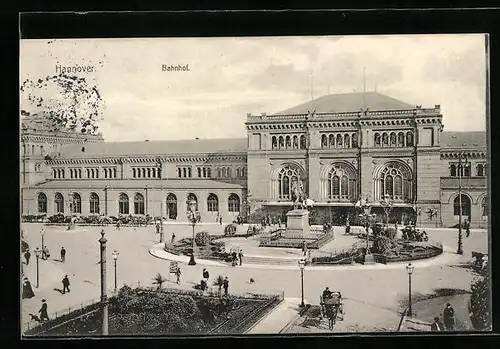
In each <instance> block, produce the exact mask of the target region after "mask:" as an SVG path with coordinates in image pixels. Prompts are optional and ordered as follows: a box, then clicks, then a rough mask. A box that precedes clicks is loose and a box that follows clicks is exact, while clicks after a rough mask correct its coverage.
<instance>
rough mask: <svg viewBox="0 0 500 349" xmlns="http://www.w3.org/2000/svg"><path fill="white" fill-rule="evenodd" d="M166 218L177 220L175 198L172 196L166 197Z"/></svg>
mask: <svg viewBox="0 0 500 349" xmlns="http://www.w3.org/2000/svg"><path fill="white" fill-rule="evenodd" d="M167 217H168V219H173V220H176V219H177V197H176V196H175V195H174V194H168V196H167Z"/></svg>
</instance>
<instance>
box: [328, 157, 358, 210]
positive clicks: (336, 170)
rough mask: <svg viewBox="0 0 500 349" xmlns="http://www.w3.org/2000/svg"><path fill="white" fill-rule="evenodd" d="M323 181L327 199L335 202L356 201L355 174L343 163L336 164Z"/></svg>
mask: <svg viewBox="0 0 500 349" xmlns="http://www.w3.org/2000/svg"><path fill="white" fill-rule="evenodd" d="M325 179H326V182H324V183H325V184H326V186H327V187H326V196H327V199H330V200H335V201H353V200H355V199H356V197H357V192H356V173H355V170H353V169H352V168H350V167H348V166H347V165H345V164H343V163H336V164H334V165H333V167H332V168H331V169H330V171H329V172H328V174H327V177H326V178H325ZM325 179H323V181H325ZM323 193H325V192H323ZM323 195H324V194H323Z"/></svg>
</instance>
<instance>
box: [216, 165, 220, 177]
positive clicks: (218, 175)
mask: <svg viewBox="0 0 500 349" xmlns="http://www.w3.org/2000/svg"><path fill="white" fill-rule="evenodd" d="M216 172H217V177H218V178H220V177H221V172H220V168H219V167H217V169H216Z"/></svg>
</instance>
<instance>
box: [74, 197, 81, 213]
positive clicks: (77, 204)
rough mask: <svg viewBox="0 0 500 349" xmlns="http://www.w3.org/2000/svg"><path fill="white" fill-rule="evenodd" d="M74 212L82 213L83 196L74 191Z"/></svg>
mask: <svg viewBox="0 0 500 349" xmlns="http://www.w3.org/2000/svg"><path fill="white" fill-rule="evenodd" d="M73 213H82V197H81V196H80V194H78V193H73Z"/></svg>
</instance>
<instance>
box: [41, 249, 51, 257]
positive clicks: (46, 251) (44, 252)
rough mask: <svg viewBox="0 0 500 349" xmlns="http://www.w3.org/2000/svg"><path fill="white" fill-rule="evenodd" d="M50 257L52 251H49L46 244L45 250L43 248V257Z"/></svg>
mask: <svg viewBox="0 0 500 349" xmlns="http://www.w3.org/2000/svg"><path fill="white" fill-rule="evenodd" d="M49 257H50V252H49V248H48V247H47V246H44V247H43V250H42V259H45V260H47V259H49Z"/></svg>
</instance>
